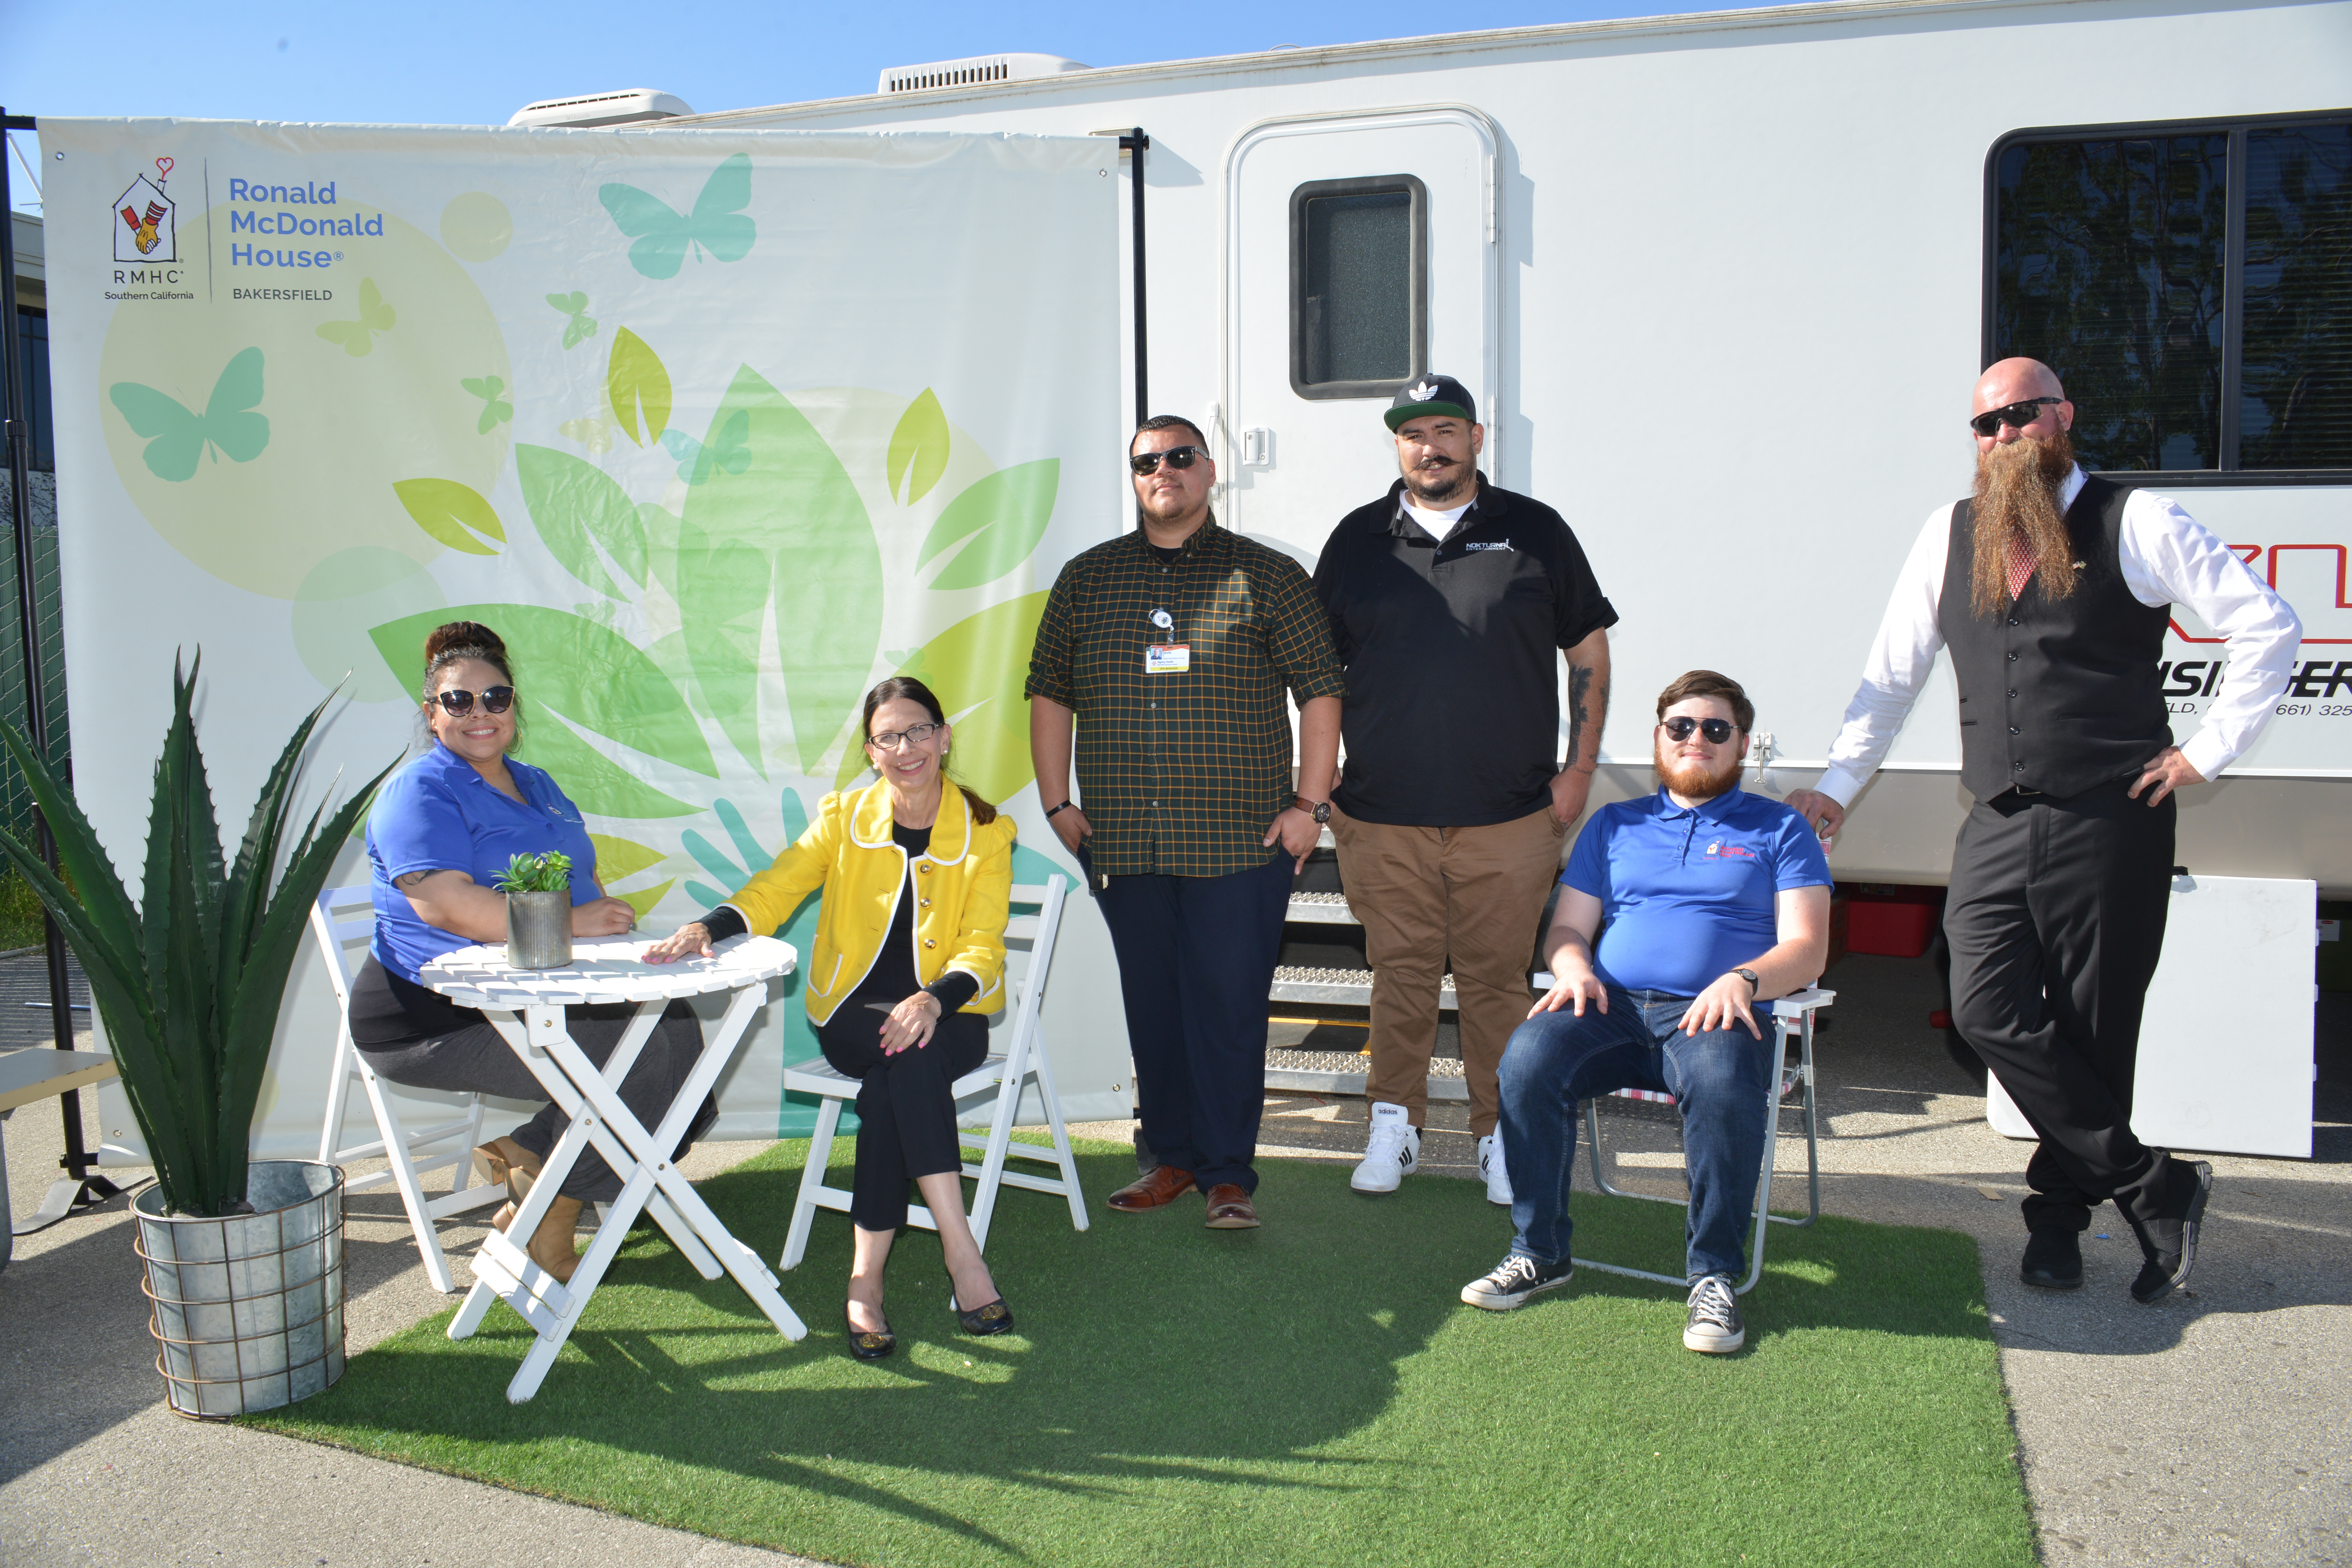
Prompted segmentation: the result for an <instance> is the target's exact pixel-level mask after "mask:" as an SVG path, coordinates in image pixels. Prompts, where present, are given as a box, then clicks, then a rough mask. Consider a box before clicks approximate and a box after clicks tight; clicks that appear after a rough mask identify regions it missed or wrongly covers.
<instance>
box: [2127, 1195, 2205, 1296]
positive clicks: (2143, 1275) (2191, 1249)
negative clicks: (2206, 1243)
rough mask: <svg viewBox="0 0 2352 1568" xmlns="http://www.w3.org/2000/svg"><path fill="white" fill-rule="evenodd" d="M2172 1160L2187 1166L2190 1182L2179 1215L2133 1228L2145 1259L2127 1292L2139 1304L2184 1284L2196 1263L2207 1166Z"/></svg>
mask: <svg viewBox="0 0 2352 1568" xmlns="http://www.w3.org/2000/svg"><path fill="white" fill-rule="evenodd" d="M2175 1163H2179V1164H2181V1165H2185V1166H2187V1167H2188V1170H2189V1175H2190V1177H2191V1178H2192V1179H2193V1182H2194V1185H2193V1186H2192V1187H2191V1189H2190V1191H2189V1196H2188V1198H2187V1199H2186V1200H2185V1202H2184V1203H2183V1205H2182V1213H2181V1215H2180V1217H2179V1218H2178V1219H2164V1220H2152V1221H2150V1222H2149V1223H2148V1224H2147V1225H2145V1226H2137V1227H2136V1228H2137V1230H2138V1231H2139V1245H2140V1251H2141V1252H2142V1254H2143V1255H2144V1256H2145V1257H2146V1258H2147V1262H2145V1263H2143V1264H2142V1265H2141V1266H2140V1271H2139V1278H2137V1279H2134V1280H2133V1281H2132V1287H2131V1293H2132V1300H2135V1301H2137V1302H2138V1303H2139V1304H2140V1305H2141V1306H2143V1307H2146V1306H2150V1305H2153V1304H2154V1303H2156V1302H2158V1301H2161V1300H2164V1299H2165V1298H2166V1297H2167V1296H2169V1295H2171V1294H2172V1293H2173V1292H2174V1291H2175V1290H2179V1289H2183V1288H2185V1287H2186V1286H2187V1285H2188V1283H2189V1270H2190V1269H2191V1268H2195V1267H2196V1266H2197V1233H2198V1231H2199V1230H2200V1228H2201V1227H2202V1226H2203V1225H2204V1223H2205V1202H2206V1200H2207V1199H2208V1198H2210V1197H2211V1196H2212V1195H2213V1167H2212V1166H2211V1165H2210V1164H2208V1163H2205V1162H2204V1161H2202V1160H2196V1161H2187V1160H2182V1161H2177V1162H2175Z"/></svg>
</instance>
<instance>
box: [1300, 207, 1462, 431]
mask: <svg viewBox="0 0 2352 1568" xmlns="http://www.w3.org/2000/svg"><path fill="white" fill-rule="evenodd" d="M1428 205H1429V204H1428V194H1427V192H1426V191H1425V190H1424V188H1423V185H1422V183H1421V182H1420V181H1419V180H1417V179H1415V178H1413V177H1412V175H1411V174H1384V175H1381V176H1379V177H1377V178H1373V179H1362V180H1317V181H1314V182H1311V183H1309V184H1303V185H1300V186H1299V187H1298V188H1297V190H1295V191H1293V192H1292V193H1291V197H1290V384H1291V388H1292V390H1293V391H1295V392H1297V394H1298V395H1299V396H1301V397H1314V398H1327V397H1392V396H1394V395H1396V391H1397V389H1398V388H1399V387H1401V386H1402V385H1404V384H1405V383H1407V382H1409V381H1411V380H1412V379H1413V378H1414V377H1415V376H1417V375H1420V374H1422V373H1423V371H1425V370H1427V369H1428V363H1427V360H1428V352H1429V325H1428V321H1429V309H1428V306H1429V300H1428V287H1429V286H1428V262H1427V257H1428V249H1429V247H1428Z"/></svg>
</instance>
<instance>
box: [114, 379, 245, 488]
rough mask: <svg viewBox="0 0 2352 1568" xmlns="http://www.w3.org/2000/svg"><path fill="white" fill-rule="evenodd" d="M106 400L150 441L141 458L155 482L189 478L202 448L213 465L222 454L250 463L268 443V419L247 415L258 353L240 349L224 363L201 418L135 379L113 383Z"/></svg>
mask: <svg viewBox="0 0 2352 1568" xmlns="http://www.w3.org/2000/svg"><path fill="white" fill-rule="evenodd" d="M107 396H108V397H110V399H112V400H113V403H114V406H115V407H117V408H119V409H121V411H122V417H123V418H124V419H125V420H126V421H127V422H128V423H129V424H130V426H131V429H133V430H135V431H137V432H138V433H139V434H140V435H142V436H147V437H152V440H150V441H149V442H148V443H147V450H146V452H145V454H144V456H145V458H146V459H147V468H148V469H149V471H150V472H152V473H153V474H154V476H155V477H156V478H157V479H170V480H172V481H173V483H175V484H176V483H177V482H179V481H180V480H182V479H190V478H193V477H194V474H195V471H196V460H197V459H198V458H202V457H203V456H204V455H205V448H206V447H211V448H213V449H214V450H213V461H214V462H215V463H217V462H219V461H220V455H221V453H223V452H226V453H227V454H228V455H229V458H231V460H233V461H236V462H239V463H250V462H251V461H253V459H254V458H258V457H259V456H261V449H262V448H263V447H267V446H268V445H269V421H268V418H267V417H266V416H263V415H259V414H256V413H255V412H253V407H254V405H256V404H257V403H259V402H260V401H261V351H260V350H259V349H246V350H244V351H243V352H241V353H237V354H236V355H234V356H233V357H232V358H231V359H230V360H229V362H228V363H227V365H226V366H225V367H224V368H223V369H222V371H221V373H220V379H219V380H217V381H215V382H214V383H213V394H212V395H211V396H210V397H208V398H206V399H205V411H204V412H203V413H202V414H197V413H195V412H194V411H192V410H190V409H189V408H187V407H185V406H184V405H182V404H181V403H180V401H179V399H177V398H175V397H172V396H169V395H166V394H163V393H161V392H158V391H156V390H155V389H154V388H153V387H152V386H142V385H140V384H138V383H137V382H135V381H118V382H116V383H115V384H113V386H111V387H110V388H109V389H108V390H107Z"/></svg>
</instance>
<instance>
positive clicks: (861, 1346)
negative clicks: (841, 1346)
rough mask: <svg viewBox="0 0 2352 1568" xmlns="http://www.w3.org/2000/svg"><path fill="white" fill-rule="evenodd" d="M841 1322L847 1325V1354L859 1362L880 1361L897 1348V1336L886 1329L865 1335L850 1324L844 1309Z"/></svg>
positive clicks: (861, 1330)
mask: <svg viewBox="0 0 2352 1568" xmlns="http://www.w3.org/2000/svg"><path fill="white" fill-rule="evenodd" d="M841 1321H843V1322H845V1323H848V1324H849V1353H850V1354H851V1355H853V1356H855V1357H856V1359H858V1360H859V1361H880V1360H881V1359H882V1358H883V1357H884V1356H887V1355H888V1354H889V1353H890V1352H892V1351H895V1350H897V1349H898V1335H896V1334H894V1333H892V1332H891V1331H889V1330H888V1329H887V1328H886V1329H884V1330H883V1331H881V1332H880V1333H878V1334H869V1333H867V1332H866V1331H865V1330H863V1329H861V1328H859V1327H858V1326H857V1325H856V1323H854V1322H850V1321H849V1311H848V1309H846V1308H844V1309H843V1310H842V1314H841Z"/></svg>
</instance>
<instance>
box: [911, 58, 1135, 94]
mask: <svg viewBox="0 0 2352 1568" xmlns="http://www.w3.org/2000/svg"><path fill="white" fill-rule="evenodd" d="M1087 69H1088V67H1087V66H1086V65H1083V64H1081V63H1080V62H1078V61H1076V60H1066V59H1064V58H1062V57H1061V56H1059V55H974V56H972V57H971V58H970V59H962V60H934V61H932V62H931V63H930V64H929V65H920V66H892V67H891V68H889V69H888V70H886V71H884V72H883V73H882V82H881V85H880V86H878V87H877V88H876V89H874V90H875V91H876V92H878V93H894V92H927V91H929V90H931V89H934V88H942V87H985V86H987V85H988V84H989V83H991V82H1000V81H1036V80H1038V79H1041V78H1044V77H1049V76H1060V75H1062V74H1063V73H1064V72H1065V71H1082V70H1087Z"/></svg>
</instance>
